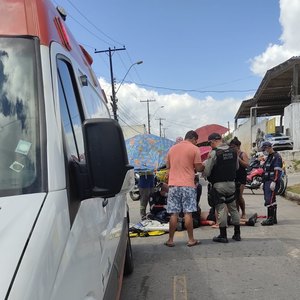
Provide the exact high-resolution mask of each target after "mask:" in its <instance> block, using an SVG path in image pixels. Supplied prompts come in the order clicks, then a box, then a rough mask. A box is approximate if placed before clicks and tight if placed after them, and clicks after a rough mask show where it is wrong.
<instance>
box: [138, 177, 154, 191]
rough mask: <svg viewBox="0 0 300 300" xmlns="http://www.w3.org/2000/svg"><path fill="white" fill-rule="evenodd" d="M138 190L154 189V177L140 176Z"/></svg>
mask: <svg viewBox="0 0 300 300" xmlns="http://www.w3.org/2000/svg"><path fill="white" fill-rule="evenodd" d="M139 187H140V188H153V187H154V175H151V174H149V175H140V180H139Z"/></svg>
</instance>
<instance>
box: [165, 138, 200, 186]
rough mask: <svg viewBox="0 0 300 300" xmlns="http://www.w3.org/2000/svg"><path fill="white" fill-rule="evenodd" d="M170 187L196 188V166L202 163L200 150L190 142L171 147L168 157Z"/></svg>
mask: <svg viewBox="0 0 300 300" xmlns="http://www.w3.org/2000/svg"><path fill="white" fill-rule="evenodd" d="M167 161H168V164H169V167H170V170H169V181H168V184H169V185H173V186H190V187H195V182H194V179H195V164H199V163H201V162H202V161H201V156H200V151H199V148H198V147H196V146H195V145H193V144H192V143H191V142H189V141H182V142H180V143H179V144H176V145H174V146H172V147H171V149H170V150H169V152H168V155H167Z"/></svg>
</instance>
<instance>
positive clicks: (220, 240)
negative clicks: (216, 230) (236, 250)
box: [213, 227, 228, 243]
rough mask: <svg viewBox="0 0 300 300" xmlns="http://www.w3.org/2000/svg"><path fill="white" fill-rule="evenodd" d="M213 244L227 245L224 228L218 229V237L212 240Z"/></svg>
mask: <svg viewBox="0 0 300 300" xmlns="http://www.w3.org/2000/svg"><path fill="white" fill-rule="evenodd" d="M213 241H214V242H218V243H228V239H227V230H226V227H220V235H218V236H215V237H214V238H213Z"/></svg>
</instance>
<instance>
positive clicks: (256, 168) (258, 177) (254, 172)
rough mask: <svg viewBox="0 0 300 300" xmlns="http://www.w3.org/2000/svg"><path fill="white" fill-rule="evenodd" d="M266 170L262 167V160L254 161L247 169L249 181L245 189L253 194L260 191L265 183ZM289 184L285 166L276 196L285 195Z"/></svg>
mask: <svg viewBox="0 0 300 300" xmlns="http://www.w3.org/2000/svg"><path fill="white" fill-rule="evenodd" d="M263 174H264V170H263V168H262V166H261V162H260V160H258V159H257V158H255V159H253V160H252V161H251V162H250V164H249V167H248V168H247V181H246V185H245V187H246V188H248V189H250V190H251V192H252V194H254V192H253V190H258V189H259V188H260V187H261V186H262V184H263V182H262V178H263ZM287 183H288V176H287V174H286V170H285V166H284V165H283V168H282V172H281V177H280V180H279V189H278V191H277V192H276V195H283V194H284V193H285V191H286V188H287Z"/></svg>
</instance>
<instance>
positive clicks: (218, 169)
mask: <svg viewBox="0 0 300 300" xmlns="http://www.w3.org/2000/svg"><path fill="white" fill-rule="evenodd" d="M215 151H216V163H215V165H214V166H213V169H212V171H211V174H210V176H209V177H208V178H207V179H208V181H209V182H211V183H212V184H214V183H216V182H224V181H234V180H235V177H236V166H237V153H236V151H235V150H234V149H233V148H231V147H229V148H228V149H218V148H217V149H215Z"/></svg>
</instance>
